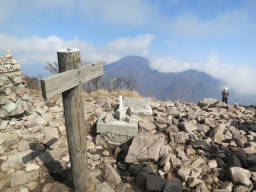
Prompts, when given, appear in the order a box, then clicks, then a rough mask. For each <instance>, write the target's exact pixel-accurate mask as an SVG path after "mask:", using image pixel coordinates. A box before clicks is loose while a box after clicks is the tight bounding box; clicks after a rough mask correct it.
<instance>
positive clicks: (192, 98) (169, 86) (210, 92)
mask: <svg viewBox="0 0 256 192" xmlns="http://www.w3.org/2000/svg"><path fill="white" fill-rule="evenodd" d="M128 75H132V76H133V78H134V79H135V80H136V82H137V85H138V87H137V89H136V90H137V91H138V92H139V93H140V94H141V95H142V96H145V97H156V98H157V99H159V100H168V99H171V100H174V101H175V100H181V101H188V102H195V103H197V102H198V101H199V100H201V99H202V98H207V97H211V98H215V99H220V93H221V91H222V87H223V86H222V82H221V81H220V80H218V79H216V78H214V77H212V76H210V75H208V74H207V73H204V72H199V71H196V70H187V71H184V72H179V73H162V72H158V71H156V70H153V69H151V68H150V66H149V61H148V60H147V59H146V58H143V57H138V56H127V57H124V58H122V59H120V60H119V61H116V62H114V63H111V64H109V65H106V66H105V69H104V76H105V77H108V76H111V77H113V78H116V77H126V76H128ZM230 102H232V103H234V102H238V103H241V104H245V105H248V104H254V103H256V99H255V98H254V97H251V96H239V95H237V94H235V93H234V92H233V91H232V90H231V95H230Z"/></svg>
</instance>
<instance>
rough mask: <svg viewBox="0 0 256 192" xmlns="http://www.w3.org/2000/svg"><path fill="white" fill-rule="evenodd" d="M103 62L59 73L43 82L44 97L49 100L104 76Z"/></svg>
mask: <svg viewBox="0 0 256 192" xmlns="http://www.w3.org/2000/svg"><path fill="white" fill-rule="evenodd" d="M103 67H104V63H103V62H98V63H92V64H88V65H84V66H82V67H81V68H79V69H76V70H69V71H66V72H62V73H58V74H56V75H54V76H51V77H47V78H45V79H42V80H41V88H42V95H43V98H44V99H49V98H51V97H53V96H54V95H57V94H60V93H62V92H64V91H66V90H69V89H71V88H73V87H75V86H78V85H79V84H81V83H84V82H87V81H89V80H91V79H94V78H96V77H99V76H101V75H103Z"/></svg>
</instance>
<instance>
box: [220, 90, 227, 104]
mask: <svg viewBox="0 0 256 192" xmlns="http://www.w3.org/2000/svg"><path fill="white" fill-rule="evenodd" d="M221 95H222V102H225V103H226V104H227V103H228V96H229V92H228V88H227V87H225V88H224V90H223V91H222V93H221Z"/></svg>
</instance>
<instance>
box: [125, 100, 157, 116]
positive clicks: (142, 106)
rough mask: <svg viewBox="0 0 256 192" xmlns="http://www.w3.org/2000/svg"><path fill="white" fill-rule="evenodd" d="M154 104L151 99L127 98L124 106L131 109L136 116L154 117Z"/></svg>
mask: <svg viewBox="0 0 256 192" xmlns="http://www.w3.org/2000/svg"><path fill="white" fill-rule="evenodd" d="M151 103H153V102H152V100H151V99H146V98H134V97H126V98H125V99H124V105H125V106H127V107H130V108H131V111H132V113H133V114H136V115H152V114H153V112H152V108H151V106H150V104H151Z"/></svg>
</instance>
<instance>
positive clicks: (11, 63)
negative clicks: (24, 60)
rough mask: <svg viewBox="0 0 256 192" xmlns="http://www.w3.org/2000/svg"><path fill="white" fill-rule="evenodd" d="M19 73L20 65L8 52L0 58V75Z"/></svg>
mask: <svg viewBox="0 0 256 192" xmlns="http://www.w3.org/2000/svg"><path fill="white" fill-rule="evenodd" d="M14 71H20V65H19V63H18V61H17V60H16V59H14V58H13V56H12V54H11V53H10V51H9V50H8V52H7V53H6V55H5V56H0V74H1V73H7V72H14Z"/></svg>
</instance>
